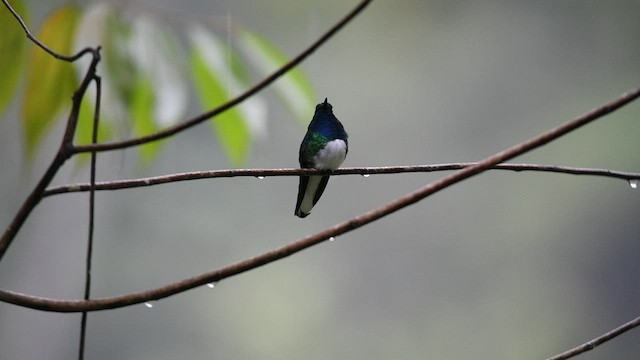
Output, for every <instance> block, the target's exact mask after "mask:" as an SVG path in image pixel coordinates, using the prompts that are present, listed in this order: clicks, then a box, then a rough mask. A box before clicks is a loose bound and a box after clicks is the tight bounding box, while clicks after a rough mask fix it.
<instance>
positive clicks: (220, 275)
mask: <svg viewBox="0 0 640 360" xmlns="http://www.w3.org/2000/svg"><path fill="white" fill-rule="evenodd" d="M638 97H640V88H637V89H635V90H632V91H630V92H628V93H626V94H623V95H622V96H620V97H618V98H617V99H614V100H612V101H610V102H608V103H607V104H605V105H603V106H601V107H599V108H597V109H594V110H592V111H589V112H587V113H585V114H584V115H581V116H579V117H577V118H575V119H573V120H571V121H569V122H567V123H565V124H563V125H560V126H558V127H556V128H553V129H551V130H548V131H547V132H544V133H542V134H540V135H538V136H536V137H534V138H532V139H530V140H527V141H525V142H522V143H520V144H517V145H514V146H512V147H510V148H508V149H506V150H503V151H501V152H499V153H496V154H494V155H491V156H489V157H487V158H485V159H483V160H482V161H480V162H478V163H475V164H473V165H471V166H468V167H465V168H464V169H462V170H458V171H456V172H455V173H452V174H450V175H447V176H445V177H443V178H441V179H439V180H436V181H434V182H432V183H430V184H427V185H426V186H424V187H422V188H420V189H418V190H416V191H414V192H412V193H409V194H407V195H405V196H403V197H400V198H398V199H396V200H394V201H391V202H390V203H387V204H385V205H383V206H380V207H378V208H375V209H373V210H370V211H368V212H366V213H363V214H361V215H358V216H356V217H354V218H352V219H350V220H347V221H344V222H341V223H339V224H336V225H334V226H332V227H329V228H327V229H325V230H323V231H320V232H318V233H316V234H313V235H309V236H307V237H304V238H302V239H300V240H298V241H295V242H292V243H290V244H287V245H284V246H282V247H279V248H277V249H274V250H271V251H268V252H266V253H263V254H261V255H258V256H255V257H253V258H250V259H246V260H243V261H240V262H237V263H235V264H231V265H228V266H225V267H222V268H220V269H217V270H213V271H211V272H207V273H204V274H201V275H197V276H194V277H192V278H189V279H185V280H182V281H179V282H175V283H172V284H169V285H166V286H163V287H160V288H156V289H151V290H146V291H141V292H137V293H132V294H125V295H119V296H113V297H108V298H101V299H91V300H57V299H50V298H43V297H36V296H30V295H25V294H20V293H17V292H12V291H7V290H0V301H4V302H7V303H11V304H15V305H19V306H24V307H28V308H32V309H38V310H44V311H53V312H82V311H96V310H106V309H114V308H120V307H124V306H128V305H134V304H140V303H143V302H146V301H152V300H158V299H161V298H166V297H169V296H171V295H174V294H178V293H181V292H184V291H186V290H189V289H193V288H196V287H199V286H202V285H205V284H207V283H212V282H216V281H220V280H223V279H226V278H229V277H231V276H234V275H238V274H241V273H243V272H246V271H249V270H252V269H255V268H258V267H260V266H263V265H266V264H268V263H271V262H274V261H276V260H280V259H283V258H285V257H287V256H289V255H292V254H295V253H297V252H299V251H302V250H304V249H306V248H309V247H311V246H314V245H316V244H319V243H321V242H323V241H325V240H327V239H329V238H331V237H335V236H338V235H342V234H345V233H347V232H350V231H352V230H355V229H357V228H359V227H362V226H364V225H367V224H369V223H371V222H373V221H376V220H378V219H380V218H382V217H385V216H387V215H389V214H392V213H394V212H396V211H398V210H400V209H402V208H405V207H407V206H409V205H411V204H413V203H416V202H418V201H420V200H422V199H424V198H425V197H427V196H429V195H431V194H434V193H436V192H438V191H440V190H442V189H445V188H447V187H449V186H451V185H453V184H456V183H458V182H460V181H462V180H465V179H468V178H470V177H472V176H474V175H476V174H479V173H481V172H483V171H485V170H488V169H490V168H491V167H493V166H495V165H497V164H499V163H501V162H504V161H507V160H509V159H512V158H514V157H516V156H518V155H521V154H524V153H526V152H528V151H531V150H533V149H535V148H538V147H541V146H543V145H544V144H547V143H549V142H550V141H553V140H555V139H557V138H559V137H561V136H563V135H565V134H567V133H568V132H570V131H573V130H575V129H577V128H579V127H581V126H583V125H586V124H588V123H590V122H592V121H594V120H596V119H599V118H601V117H603V116H605V115H607V114H609V113H611V112H613V111H615V110H617V109H619V108H621V107H623V106H624V105H626V104H628V103H630V102H631V101H633V100H635V99H637V98H638Z"/></svg>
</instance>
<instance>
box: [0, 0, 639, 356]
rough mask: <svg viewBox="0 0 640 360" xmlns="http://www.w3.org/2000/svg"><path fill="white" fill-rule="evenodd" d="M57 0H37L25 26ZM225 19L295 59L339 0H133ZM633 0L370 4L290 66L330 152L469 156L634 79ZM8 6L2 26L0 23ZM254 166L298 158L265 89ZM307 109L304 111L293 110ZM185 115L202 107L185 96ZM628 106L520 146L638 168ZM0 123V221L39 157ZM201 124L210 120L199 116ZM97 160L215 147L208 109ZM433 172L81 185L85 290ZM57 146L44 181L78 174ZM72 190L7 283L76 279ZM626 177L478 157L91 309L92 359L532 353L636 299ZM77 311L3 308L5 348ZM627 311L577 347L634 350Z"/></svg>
mask: <svg viewBox="0 0 640 360" xmlns="http://www.w3.org/2000/svg"><path fill="white" fill-rule="evenodd" d="M57 4H59V2H52V1H40V2H37V1H32V2H31V4H30V5H31V11H32V16H31V20H32V23H34V24H38V23H39V21H42V19H43V18H44V16H45V15H46V14H47V13H48V12H49V11H51V10H52V9H54V8H55V6H56V5H57ZM132 4H133V5H131V6H134V7H135V8H136V11H144V10H145V9H146V8H148V9H150V11H162V12H169V13H175V14H176V17H186V18H189V17H194V18H197V19H199V20H201V21H202V20H204V21H210V22H211V24H215V23H224V22H225V21H228V19H229V18H230V19H231V20H232V21H233V22H235V23H239V24H242V25H243V26H245V27H247V28H250V29H251V30H253V31H255V32H258V33H260V34H262V35H264V36H265V37H267V38H268V39H270V40H272V41H273V42H274V43H276V44H278V45H279V46H280V48H281V49H283V50H284V51H285V52H286V53H287V54H289V55H291V56H293V55H295V54H297V53H298V52H300V51H301V50H302V49H304V48H305V47H306V46H307V45H308V44H309V43H311V42H312V41H314V40H315V39H316V38H317V37H318V36H319V35H320V34H321V33H323V32H324V31H325V29H327V28H328V27H330V26H331V25H333V24H334V23H335V22H336V21H337V20H338V19H339V18H340V17H341V16H342V15H343V14H344V13H346V12H347V11H349V10H350V9H351V8H352V6H354V4H355V1H349V2H345V1H322V2H319V1H277V2H273V1H269V2H266V1H255V0H253V1H249V0H246V1H231V0H227V1H204V0H190V1H176V0H164V1H156V2H151V1H148V2H147V1H136V2H134V3H132ZM638 14H640V2H638V1H625V0H620V1H608V2H602V1H595V0H594V1H585V0H582V1H577V0H575V1H569V0H548V1H535V2H534V1H525V0H520V1H444V0H441V1H424V0H416V1H409V0H406V1H374V2H373V3H372V4H371V5H370V7H369V8H367V9H366V10H365V12H364V13H363V14H362V15H361V16H359V17H358V18H357V19H355V21H354V22H353V23H352V24H351V25H349V26H348V27H347V28H346V29H345V30H343V31H342V32H341V33H339V34H338V35H337V36H336V37H335V38H334V39H333V40H331V41H330V42H329V43H328V44H327V45H325V46H324V47H322V48H321V49H320V50H319V51H317V53H315V54H314V55H313V56H312V57H311V58H310V59H309V60H307V61H306V62H304V63H303V65H302V68H303V70H304V71H305V72H306V73H307V75H308V76H309V78H310V79H311V80H312V82H313V85H314V87H315V89H316V92H317V94H318V101H320V100H322V99H324V98H325V97H328V98H329V100H330V102H331V103H332V104H333V106H334V110H335V113H336V115H337V116H338V118H339V119H340V120H341V121H342V122H343V124H344V125H345V127H346V129H347V131H348V132H349V135H350V138H349V145H350V151H349V156H348V158H347V160H346V161H345V163H344V164H343V165H344V166H386V165H408V164H433V163H444V162H458V161H460V162H466V161H476V160H479V159H481V158H483V157H485V156H487V155H490V154H492V153H494V152H497V151H499V150H502V149H503V148H506V147H508V146H510V145H513V144H515V143H518V142H520V141H522V140H525V139H528V138H530V137H532V136H535V135H537V134H538V133H540V132H542V131H544V130H546V129H548V128H550V127H554V126H556V125H558V124H560V123H562V122H564V121H566V120H568V119H570V118H573V117H575V116H577V115H579V114H582V113H584V112H586V111H587V110H590V109H592V108H594V107H596V106H599V105H600V104H602V103H604V102H606V101H609V100H610V99H612V98H614V97H617V96H618V95H620V94H621V93H623V92H625V91H627V90H629V89H631V88H634V87H637V86H638V85H639V84H640V82H639V79H640V65H639V64H640V63H639V62H638V59H639V58H640V41H639V39H640V21H638ZM5 26H17V25H16V24H2V27H5ZM263 94H264V97H265V99H266V100H267V101H268V104H269V107H268V124H267V128H268V137H266V138H265V139H263V140H261V141H260V142H258V143H256V144H255V145H254V147H253V154H252V157H251V160H250V163H249V164H248V166H247V167H256V168H270V167H277V168H280V167H296V166H297V151H298V146H299V142H300V140H301V139H302V136H303V135H304V131H305V129H304V128H303V127H302V126H300V125H299V124H298V123H296V121H294V120H293V119H291V116H290V115H289V113H288V112H286V111H285V109H284V108H283V107H282V105H281V103H279V102H278V101H277V100H276V98H275V96H274V95H273V93H272V92H269V91H268V90H267V92H264V93H263ZM312 111H313V109H309V120H310V119H311V115H312ZM192 113H194V114H195V113H196V112H195V110H194V111H192ZM639 114H640V104H638V103H633V104H631V105H629V106H627V107H625V108H624V109H622V110H621V111H619V112H616V113H614V114H612V115H610V116H609V117H607V118H605V119H602V120H600V121H597V122H596V123H593V124H591V125H589V126H587V127H585V128H583V129H580V130H578V131H576V132H574V133H572V134H570V135H568V136H566V137H564V138H562V139H561V140H559V141H556V142H554V143H552V144H549V145H547V146H545V147H544V148H542V149H540V150H538V151H535V152H533V153H531V154H528V155H526V156H523V157H521V158H518V159H516V160H515V161H517V162H530V163H544V164H556V165H568V166H584V167H601V168H610V169H615V170H624V171H640V160H638V159H639V154H640V142H639V139H640V121H639V120H640V119H639V117H640V115H639ZM3 117H4V118H3V119H2V121H0V169H3V170H2V172H1V173H0V226H2V227H5V226H6V224H8V223H9V222H10V220H11V218H12V216H13V214H14V213H15V212H16V211H17V209H18V207H19V206H20V204H21V202H22V201H23V199H24V197H25V196H26V195H27V194H28V192H29V191H30V189H31V188H32V187H33V185H34V183H35V182H36V181H37V180H38V178H39V176H40V174H41V173H42V172H43V171H44V167H45V166H46V164H47V163H48V161H50V158H51V156H52V153H53V152H54V151H55V148H56V144H57V142H58V140H57V135H59V134H60V133H61V130H62V129H61V127H57V128H56V129H55V130H54V133H55V134H56V135H52V136H50V137H49V140H48V142H47V143H46V144H44V145H43V146H42V147H41V150H40V153H39V156H38V159H37V161H36V162H35V163H34V164H32V165H27V164H25V155H24V153H23V150H22V148H23V146H22V142H21V138H20V136H21V135H20V134H21V131H20V124H19V120H18V105H14V106H13V107H12V108H11V109H10V111H9V112H8V113H6V114H5V115H4V116H3ZM203 129H206V131H203ZM98 165H99V169H98V179H99V180H111V179H123V178H132V177H140V176H151V175H161V174H168V173H175V172H183V171H192V170H209V169H221V168H226V167H228V164H227V162H226V159H225V157H224V155H223V154H221V152H220V148H219V146H218V145H217V144H216V143H215V141H213V140H212V138H211V135H210V132H209V130H208V128H207V127H206V125H204V124H203V125H201V126H200V127H196V128H192V129H190V130H188V131H186V132H184V133H182V134H180V135H178V136H175V137H174V138H172V139H171V140H169V141H167V142H166V144H165V148H164V150H163V152H162V153H161V154H160V156H159V157H158V160H157V161H156V162H155V163H153V164H152V165H151V166H149V167H148V168H145V169H141V168H140V167H139V166H138V162H137V159H136V155H135V152H134V151H133V150H126V151H120V152H111V153H105V154H103V155H102V154H101V155H100V157H99V159H98ZM442 175H443V174H403V175H378V176H371V177H368V178H364V177H361V176H340V177H334V178H333V179H332V180H331V182H330V184H329V186H328V188H327V191H326V192H325V194H324V196H323V198H322V200H321V201H320V202H319V203H318V205H317V206H316V207H315V208H314V212H313V214H312V215H311V216H310V217H308V218H306V219H304V220H301V219H298V218H295V217H294V216H293V206H294V204H295V196H296V192H297V179H296V178H293V177H282V178H267V179H264V180H257V179H254V178H236V179H213V180H206V181H195V182H184V183H175V184H169V185H162V186H156V187H151V188H143V189H132V190H123V191H117V192H99V193H97V196H96V199H97V208H96V227H97V228H96V234H95V239H96V242H95V246H94V272H93V280H94V283H93V296H94V297H104V296H112V295H117V294H123V293H127V292H134V291H140V290H145V289H149V288H153V287H157V286H161V285H164V284H166V283H169V282H173V281H177V280H181V279H184V278H186V277H190V276H193V275H195V274H199V273H202V272H205V271H209V270H212V269H215V268H218V267H220V266H224V265H227V264H230V263H232V262H235V261H238V260H241V259H244V258H247V257H251V256H254V255H256V254H259V253H261V252H264V251H267V250H270V249H273V248H275V247H278V246H281V245H283V244H286V243H289V242H291V241H294V240H296V239H299V238H301V237H303V236H305V235H307V234H311V233H314V232H316V231H319V230H321V229H324V228H326V227H328V226H331V225H333V224H335V223H337V222H339V221H341V220H343V219H347V218H350V217H353V216H355V215H358V214H360V213H362V212H364V211H366V210H369V209H371V208H372V207H376V206H379V205H381V204H384V203H386V202H388V201H390V200H392V199H395V198H396V197H398V196H401V195H403V194H405V193H407V192H409V191H412V190H414V189H416V188H417V187H419V186H422V185H424V184H426V183H428V182H429V181H431V180H434V179H436V178H438V177H440V176H442ZM87 179H88V175H87V172H86V170H82V171H77V170H74V169H73V164H68V166H66V167H65V169H64V170H63V171H62V172H61V173H60V175H59V176H57V177H56V179H55V180H54V182H55V183H56V184H63V183H69V182H84V181H86V180H87ZM87 206H88V195H87V194H72V195H64V196H55V197H51V198H47V199H46V200H45V201H43V202H42V203H41V204H40V205H39V206H38V208H37V209H36V210H35V211H34V212H33V213H32V215H31V216H30V218H29V219H28V222H27V223H26V225H25V226H24V228H23V229H22V230H21V232H20V233H19V235H18V237H17V239H16V241H15V242H14V244H13V245H12V246H11V248H10V249H9V252H8V253H7V256H5V258H4V259H3V261H2V262H1V263H0V288H3V289H8V290H13V291H19V292H24V293H28V294H32V295H37V296H45V297H53V298H65V299H77V298H81V297H82V293H83V279H84V275H83V268H84V254H85V247H86V244H85V243H86V233H87ZM639 257H640V189H636V190H632V189H631V187H630V186H629V185H628V184H627V183H626V182H624V181H621V180H613V179H604V178H595V177H586V176H584V177H578V176H569V175H558V174H544V173H526V172H522V173H513V172H490V173H485V174H483V175H481V176H477V177H475V178H473V179H471V180H468V181H465V182H463V183H460V184H458V185H455V186H453V187H451V188H449V189H448V190H446V191H444V192H441V193H438V194H436V195H434V196H432V197H430V198H428V199H426V200H424V201H422V202H420V203H418V204H416V205H414V206H411V207H409V208H407V209H404V210H402V211H400V212H398V213H396V214H394V215H392V216H390V217H387V218H384V219H382V220H381V221H378V222H376V223H374V224H372V225H369V226H366V227H364V228H362V229H360V230H358V231H355V232H351V233H349V234H347V235H344V236H341V237H339V238H337V239H336V241H333V242H327V243H325V244H322V245H319V246H316V247H314V248H311V249H309V250H306V251H304V252H302V253H299V254H296V255H294V256H292V257H289V258H287V259H285V260H282V261H279V262H276V263H274V264H270V265H268V266H265V267H262V268H260V269H258V270H254V271H251V272H249V273H246V274H243V275H240V276H237V277H234V278H231V279H228V280H225V281H222V282H221V283H219V284H218V285H217V286H216V287H215V288H214V289H208V288H207V287H203V288H202V289H195V290H191V291H189V292H187V293H183V294H181V295H178V296H174V297H171V298H169V299H165V300H162V301H159V302H157V303H155V304H154V305H155V306H154V307H153V308H152V309H147V308H145V307H144V306H143V305H139V306H132V307H128V308H124V309H118V310H111V311H102V312H96V313H91V314H90V316H89V322H88V326H89V327H88V333H87V335H88V339H87V353H86V355H87V358H89V359H176V358H184V359H210V358H220V359H255V358H260V359H329V358H333V359H424V358H428V359H540V358H545V357H548V356H551V355H554V354H556V353H559V352H561V351H564V350H566V349H568V348H570V347H573V346H575V345H578V344H580V343H582V342H585V341H587V340H589V339H591V338H593V337H595V336H596V335H600V334H602V333H604V332H605V331H608V330H609V329H611V328H613V327H616V326H618V325H619V324H621V323H623V322H626V321H628V320H630V319H631V318H633V317H635V316H637V315H639V314H640V306H639V304H640V286H639V278H640V262H639V261H638V258H639ZM79 324H80V315H79V314H53V313H45V312H40V311H34V310H29V309H23V308H20V307H16V306H13V305H7V304H0V349H1V350H0V351H1V355H0V357H1V358H2V359H70V358H75V357H76V353H77V347H78V336H79ZM639 334H640V332H639V330H635V331H632V332H630V333H627V334H625V335H623V336H621V337H619V338H617V339H615V340H613V341H611V342H609V343H607V344H605V345H603V346H602V347H599V348H597V349H596V350H594V351H591V352H589V353H587V354H584V355H582V356H580V357H579V358H580V359H625V358H626V359H629V358H635V357H637V356H639V355H640V341H639V339H640V337H639V336H640V335H639Z"/></svg>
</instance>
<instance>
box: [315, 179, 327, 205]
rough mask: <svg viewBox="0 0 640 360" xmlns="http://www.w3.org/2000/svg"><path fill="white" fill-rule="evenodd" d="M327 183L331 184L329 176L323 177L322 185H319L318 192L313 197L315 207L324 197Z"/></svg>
mask: <svg viewBox="0 0 640 360" xmlns="http://www.w3.org/2000/svg"><path fill="white" fill-rule="evenodd" d="M327 183H329V175H325V176H323V177H322V180H320V184H318V191H316V195H315V196H314V197H313V205H315V204H316V203H317V202H318V200H320V196H322V193H323V192H324V188H326V187H327Z"/></svg>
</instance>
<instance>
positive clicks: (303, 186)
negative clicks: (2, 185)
mask: <svg viewBox="0 0 640 360" xmlns="http://www.w3.org/2000/svg"><path fill="white" fill-rule="evenodd" d="M308 184H309V177H308V176H300V183H299V184H298V200H297V201H296V208H295V211H294V213H293V214H294V215H296V216H299V217H301V218H303V217H306V216H307V215H308V214H299V213H298V211H299V210H300V204H302V199H304V193H305V192H307V185H308Z"/></svg>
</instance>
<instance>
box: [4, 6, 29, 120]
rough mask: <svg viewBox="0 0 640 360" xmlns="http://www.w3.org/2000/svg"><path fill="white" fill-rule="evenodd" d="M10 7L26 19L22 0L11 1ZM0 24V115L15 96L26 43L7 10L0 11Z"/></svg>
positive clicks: (18, 26) (25, 38) (16, 22)
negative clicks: (0, 30)
mask: <svg viewBox="0 0 640 360" xmlns="http://www.w3.org/2000/svg"><path fill="white" fill-rule="evenodd" d="M11 6H12V7H13V9H14V10H15V11H17V12H18V14H20V16H22V18H23V19H26V18H28V16H27V15H28V14H27V12H26V8H25V5H24V2H23V1H22V0H16V1H11ZM0 24H4V26H3V30H2V36H0V54H2V55H1V56H0V78H1V79H2V86H0V113H2V112H3V111H4V109H5V108H6V107H7V105H8V104H9V101H10V100H11V99H12V98H13V96H14V95H15V91H16V88H17V85H18V80H19V79H20V74H21V72H22V67H23V64H24V49H25V44H26V43H27V41H28V40H27V37H26V36H25V33H24V31H23V30H22V27H21V26H20V24H19V23H18V21H16V19H15V18H14V17H13V15H12V14H11V13H10V12H9V11H8V10H7V9H2V11H0Z"/></svg>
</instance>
